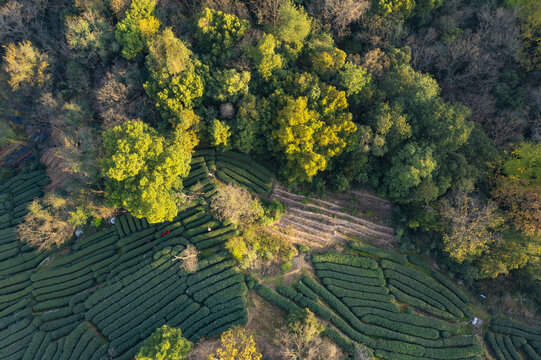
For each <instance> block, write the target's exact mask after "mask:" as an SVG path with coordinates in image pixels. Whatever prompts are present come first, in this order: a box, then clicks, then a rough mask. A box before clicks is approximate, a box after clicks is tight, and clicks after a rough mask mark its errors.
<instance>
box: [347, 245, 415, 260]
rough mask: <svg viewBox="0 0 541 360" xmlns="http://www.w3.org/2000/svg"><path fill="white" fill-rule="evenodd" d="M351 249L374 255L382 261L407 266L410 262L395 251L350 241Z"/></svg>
mask: <svg viewBox="0 0 541 360" xmlns="http://www.w3.org/2000/svg"><path fill="white" fill-rule="evenodd" d="M349 247H350V248H352V249H353V250H355V251H358V252H360V253H364V254H368V255H373V256H376V257H378V258H380V259H388V260H392V261H396V262H397V263H399V264H406V263H407V262H408V259H407V258H406V257H405V256H404V255H400V254H397V253H395V252H394V251H388V250H385V249H382V248H379V247H375V246H370V245H366V244H363V243H362V242H360V241H350V242H349Z"/></svg>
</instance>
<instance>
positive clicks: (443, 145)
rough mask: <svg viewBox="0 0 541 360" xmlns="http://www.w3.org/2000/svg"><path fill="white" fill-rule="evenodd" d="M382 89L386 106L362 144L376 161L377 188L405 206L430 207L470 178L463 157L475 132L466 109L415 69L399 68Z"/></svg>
mask: <svg viewBox="0 0 541 360" xmlns="http://www.w3.org/2000/svg"><path fill="white" fill-rule="evenodd" d="M379 90H380V91H382V92H381V93H379V94H380V95H383V96H382V97H381V99H380V100H381V101H382V103H383V104H382V103H379V104H378V105H376V106H375V107H372V110H371V111H369V112H368V115H369V116H367V117H365V118H364V119H363V120H364V121H365V122H364V124H366V125H367V126H368V128H363V129H364V132H365V136H364V137H361V138H360V140H361V141H362V143H361V144H359V145H360V146H362V147H364V148H369V149H371V150H373V151H372V155H374V156H376V158H372V159H369V164H370V166H369V167H366V168H365V171H366V172H365V173H366V175H367V177H368V178H369V179H370V182H372V183H373V184H374V186H377V187H379V189H380V190H381V192H382V193H384V194H385V195H386V196H388V197H389V198H390V199H392V200H393V201H396V202H398V203H401V204H406V203H427V202H430V201H432V200H435V199H436V198H438V197H439V196H441V195H443V194H444V193H445V192H446V191H447V190H448V189H449V187H450V186H451V185H452V184H456V183H458V182H459V180H461V179H462V178H464V177H465V176H470V173H471V172H472V170H471V166H469V165H468V164H467V161H466V158H465V157H464V155H463V154H462V153H461V148H462V147H463V146H464V145H465V144H466V143H467V142H468V139H469V137H470V134H471V131H472V129H473V126H472V124H471V123H470V122H469V121H468V120H467V118H468V116H469V110H468V109H467V108H466V107H464V106H462V105H459V104H455V103H447V102H445V101H443V99H442V98H441V97H440V96H439V93H440V89H439V86H438V84H437V83H436V81H435V80H434V79H432V78H431V77H430V76H429V75H425V74H421V73H418V72H415V71H414V70H413V69H412V68H411V67H410V66H409V65H399V66H397V67H395V68H394V69H393V71H391V72H389V73H388V74H387V75H386V76H385V77H384V78H383V79H382V81H381V83H380V85H379ZM364 124H363V125H364ZM366 144H369V145H366Z"/></svg>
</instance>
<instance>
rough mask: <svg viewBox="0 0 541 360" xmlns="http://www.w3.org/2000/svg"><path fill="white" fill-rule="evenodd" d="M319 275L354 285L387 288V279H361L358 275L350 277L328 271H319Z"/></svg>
mask: <svg viewBox="0 0 541 360" xmlns="http://www.w3.org/2000/svg"><path fill="white" fill-rule="evenodd" d="M359 270H363V269H359ZM317 275H318V276H319V277H320V278H333V279H338V280H344V281H349V282H353V283H360V284H363V285H368V286H385V279H383V278H367V277H359V276H356V275H348V274H344V273H339V272H336V271H328V270H317Z"/></svg>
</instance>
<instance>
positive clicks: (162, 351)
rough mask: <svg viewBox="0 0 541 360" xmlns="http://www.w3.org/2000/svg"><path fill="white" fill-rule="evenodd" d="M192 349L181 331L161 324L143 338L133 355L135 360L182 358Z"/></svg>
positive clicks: (180, 359) (178, 359) (176, 359)
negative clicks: (139, 347)
mask: <svg viewBox="0 0 541 360" xmlns="http://www.w3.org/2000/svg"><path fill="white" fill-rule="evenodd" d="M190 351H192V343H191V342H190V341H188V340H187V339H185V338H184V337H183V336H182V331H181V330H180V329H176V328H173V327H170V326H168V325H163V326H162V327H161V328H158V329H156V331H154V332H153V333H152V335H150V337H149V338H148V339H146V340H145V342H144V343H143V346H141V349H140V350H139V352H138V353H137V355H135V359H136V360H183V359H186V356H187V355H188V354H189V353H190Z"/></svg>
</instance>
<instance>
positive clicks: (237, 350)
mask: <svg viewBox="0 0 541 360" xmlns="http://www.w3.org/2000/svg"><path fill="white" fill-rule="evenodd" d="M262 357H263V355H261V353H260V352H259V351H258V349H257V347H256V345H255V342H254V339H253V338H252V335H248V334H247V333H246V330H245V329H243V328H241V327H238V326H237V327H235V328H232V329H229V330H228V331H226V332H224V333H222V336H221V346H220V348H219V349H218V350H217V351H216V353H214V354H213V355H211V356H209V357H208V360H260V359H261V358H262Z"/></svg>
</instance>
